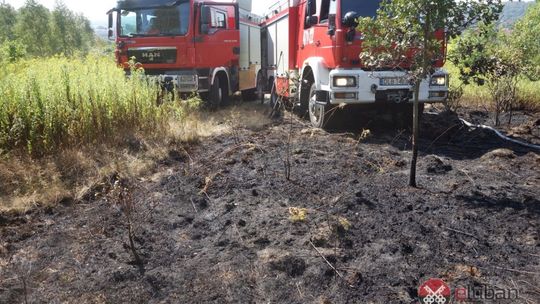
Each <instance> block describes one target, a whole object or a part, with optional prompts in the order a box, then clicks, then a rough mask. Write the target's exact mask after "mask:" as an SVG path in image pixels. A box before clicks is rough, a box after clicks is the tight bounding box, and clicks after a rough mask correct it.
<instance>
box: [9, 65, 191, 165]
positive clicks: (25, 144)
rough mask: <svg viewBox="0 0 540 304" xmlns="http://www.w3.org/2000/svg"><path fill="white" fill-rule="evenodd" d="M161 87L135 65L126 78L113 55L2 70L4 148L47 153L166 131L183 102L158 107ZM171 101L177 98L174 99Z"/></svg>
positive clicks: (173, 101) (181, 108)
mask: <svg viewBox="0 0 540 304" xmlns="http://www.w3.org/2000/svg"><path fill="white" fill-rule="evenodd" d="M159 94H160V88H159V86H157V85H156V84H155V83H154V82H153V81H149V80H148V79H146V78H145V77H142V72H141V71H137V70H135V69H133V75H132V77H129V78H126V77H125V76H124V71H123V70H122V69H121V68H118V67H117V66H116V64H115V63H114V61H113V59H112V58H109V57H103V56H98V55H90V56H88V57H86V58H83V59H68V58H65V57H62V56H56V57H52V58H48V59H29V60H21V61H18V62H16V63H10V64H7V65H3V66H2V68H1V69H0V149H2V150H4V151H9V150H14V149H19V150H21V149H22V150H25V151H28V152H29V153H31V154H32V155H41V154H46V153H48V152H52V151H55V150H58V149H62V148H65V147H74V146H79V145H81V144H93V143H97V142H103V141H107V140H113V139H114V138H115V137H118V136H125V135H126V133H129V132H146V133H148V134H156V135H157V134H163V133H166V128H167V127H168V125H167V124H168V120H169V119H170V118H171V115H176V116H181V115H182V114H183V109H185V107H184V106H183V105H182V102H181V101H175V100H169V101H168V102H165V103H164V104H163V105H161V106H160V105H158V103H157V99H158V95H159ZM169 99H171V98H169Z"/></svg>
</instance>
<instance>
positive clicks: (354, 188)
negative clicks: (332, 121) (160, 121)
mask: <svg viewBox="0 0 540 304" xmlns="http://www.w3.org/2000/svg"><path fill="white" fill-rule="evenodd" d="M473 114H474V113H473ZM253 115H260V114H253ZM471 115H472V114H471ZM535 118H536V119H538V117H537V116H532V118H531V117H529V118H523V121H520V120H519V119H518V120H515V121H516V123H518V124H521V125H530V126H531V129H532V131H531V132H529V136H530V137H531V138H534V137H535V135H534V134H535V133H534V132H538V125H536V123H535ZM364 128H369V129H370V132H369V133H368V132H362V131H359V132H349V131H340V132H334V133H327V132H323V131H320V130H315V129H311V128H309V127H308V126H307V125H306V124H304V123H303V122H301V121H299V120H297V119H296V118H294V117H289V116H287V115H286V116H285V118H284V119H283V120H282V121H279V122H273V123H268V124H266V125H263V126H258V127H256V128H254V127H246V126H243V125H242V123H238V125H237V127H236V128H233V130H234V131H233V132H231V133H228V134H222V135H215V136H212V137H209V138H207V139H204V140H202V142H201V143H200V144H198V145H194V146H189V147H186V148H185V150H173V151H171V152H170V153H169V158H167V159H164V160H163V162H162V165H161V168H162V170H161V171H160V173H158V174H156V175H154V176H151V177H148V178H147V179H144V180H138V181H124V180H122V177H121V172H120V173H119V174H118V175H114V176H111V177H110V179H109V180H104V181H103V185H102V186H101V187H98V188H96V189H94V191H93V192H90V193H89V195H87V196H86V197H85V200H83V201H80V202H75V201H70V200H66V201H65V202H64V204H61V205H58V206H57V207H54V208H46V209H37V210H34V211H30V212H28V213H27V214H24V215H8V214H4V215H1V216H0V236H1V239H0V303H18V302H25V300H27V301H28V302H32V303H51V302H69V303H73V302H79V303H415V301H416V296H417V295H416V289H417V287H418V286H419V285H420V284H421V283H422V282H423V281H424V280H426V279H428V278H432V277H440V278H443V279H445V280H446V281H447V282H448V283H450V284H451V285H452V286H457V285H471V286H480V285H482V284H487V285H489V286H495V287H499V288H517V289H519V291H520V299H518V300H511V301H509V302H508V303H537V302H538V301H540V290H539V289H538V286H540V240H539V238H538V237H539V235H538V230H539V224H540V201H539V200H538V198H539V197H540V187H539V185H540V170H539V169H538V168H539V167H540V156H539V155H538V153H536V152H534V151H532V150H528V149H526V148H523V147H521V146H516V145H510V144H508V143H507V142H505V141H503V140H501V139H499V138H498V137H496V136H495V135H494V134H492V133H491V132H489V131H485V130H473V129H469V128H466V127H465V126H464V125H463V124H462V123H461V122H460V121H459V119H458V118H457V117H456V116H455V115H451V114H441V115H433V114H427V115H426V116H425V118H424V120H423V122H422V128H423V130H424V131H423V132H422V135H421V137H422V140H421V149H420V150H421V157H420V163H419V164H420V165H419V184H420V188H419V189H412V188H410V187H408V186H407V174H408V163H409V159H410V152H409V148H410V147H409V142H410V133H409V132H408V131H401V130H395V129H392V128H391V127H389V126H388V125H386V126H384V125H383V126H379V125H374V124H371V125H370V124H368V125H367V126H364ZM536 134H537V133H536ZM289 170H290V179H289V180H288V179H287V178H286V176H287V172H289ZM115 182H116V183H117V185H121V186H122V187H125V188H127V189H128V190H129V193H131V197H132V198H133V204H134V213H133V227H134V241H135V245H136V248H137V251H138V253H139V254H140V256H141V258H142V260H143V265H136V264H137V263H134V258H133V254H132V251H131V250H130V245H129V237H128V229H127V228H126V216H125V212H122V208H120V207H119V206H118V205H117V202H116V200H117V199H118V198H117V197H115V196H114V195H111V194H110V192H109V191H108V190H109V189H110V188H111V187H112V186H111V185H112V184H114V183H115ZM304 212H305V216H304V215H303V214H302V213H304ZM330 265H332V266H330ZM334 268H335V269H334ZM498 303H501V302H498Z"/></svg>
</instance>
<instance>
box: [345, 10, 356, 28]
mask: <svg viewBox="0 0 540 304" xmlns="http://www.w3.org/2000/svg"><path fill="white" fill-rule="evenodd" d="M357 19H358V13H357V12H348V13H347V14H345V17H343V22H342V23H343V25H345V26H346V27H357V26H358V20H357Z"/></svg>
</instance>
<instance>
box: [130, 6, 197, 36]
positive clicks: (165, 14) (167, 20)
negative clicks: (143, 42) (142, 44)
mask: <svg viewBox="0 0 540 304" xmlns="http://www.w3.org/2000/svg"><path fill="white" fill-rule="evenodd" d="M189 15H190V4H189V2H184V3H181V4H179V5H176V6H168V7H159V8H145V9H129V10H121V11H120V16H119V18H120V31H119V32H120V36H123V37H134V36H184V35H186V34H187V32H188V29H189Z"/></svg>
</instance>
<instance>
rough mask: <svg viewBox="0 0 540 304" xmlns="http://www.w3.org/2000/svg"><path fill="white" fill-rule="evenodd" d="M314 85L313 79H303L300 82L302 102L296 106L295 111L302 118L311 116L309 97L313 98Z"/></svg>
mask: <svg viewBox="0 0 540 304" xmlns="http://www.w3.org/2000/svg"><path fill="white" fill-rule="evenodd" d="M312 86H313V81H310V80H302V82H301V84H300V103H299V105H298V106H297V107H296V108H295V112H296V114H297V115H298V116H300V117H301V118H308V117H309V99H310V98H311V95H310V94H311V87H312Z"/></svg>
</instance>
